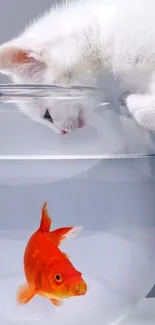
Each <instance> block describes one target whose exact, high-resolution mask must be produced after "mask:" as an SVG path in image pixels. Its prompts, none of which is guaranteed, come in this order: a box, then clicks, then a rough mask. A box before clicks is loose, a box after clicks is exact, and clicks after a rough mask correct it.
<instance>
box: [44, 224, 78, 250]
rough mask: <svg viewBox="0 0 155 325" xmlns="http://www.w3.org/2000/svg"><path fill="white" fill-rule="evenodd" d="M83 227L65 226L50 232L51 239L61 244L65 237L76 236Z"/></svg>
mask: <svg viewBox="0 0 155 325" xmlns="http://www.w3.org/2000/svg"><path fill="white" fill-rule="evenodd" d="M82 228H83V227H65V228H59V229H56V230H53V231H50V232H49V236H50V238H51V240H52V241H53V242H54V243H55V244H56V245H57V246H59V245H60V244H61V242H62V241H63V240H64V239H67V238H72V237H74V236H76V235H77V234H78V233H79V232H80V231H81V230H82Z"/></svg>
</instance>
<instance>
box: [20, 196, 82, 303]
mask: <svg viewBox="0 0 155 325" xmlns="http://www.w3.org/2000/svg"><path fill="white" fill-rule="evenodd" d="M51 222H52V221H51V218H50V217H49V215H48V212H47V203H46V202H45V203H44V205H43V207H42V216H41V222H40V227H39V229H38V230H37V231H36V232H35V233H34V234H33V235H32V236H31V237H30V239H29V241H28V243H27V246H26V249H25V252H24V271H25V277H26V283H25V284H23V285H21V286H20V287H19V288H18V290H17V302H18V303H19V304H21V305H23V304H27V303H28V302H29V301H30V300H31V299H32V298H33V297H34V296H35V295H36V294H37V295H40V296H42V297H45V298H48V299H49V300H50V301H51V302H52V303H53V304H54V305H55V306H60V305H61V304H62V303H63V301H62V299H65V298H69V297H73V296H80V295H84V294H85V293H86V292H87V285H86V283H85V281H84V280H83V278H82V274H81V272H79V271H78V270H76V269H75V267H74V266H73V265H72V263H71V261H70V260H69V258H68V256H67V255H66V254H65V253H63V252H62V251H61V250H60V249H59V245H60V243H61V242H62V240H64V239H65V238H67V237H72V236H74V235H76V234H77V231H78V230H80V227H66V228H59V229H56V230H53V231H50V227H51Z"/></svg>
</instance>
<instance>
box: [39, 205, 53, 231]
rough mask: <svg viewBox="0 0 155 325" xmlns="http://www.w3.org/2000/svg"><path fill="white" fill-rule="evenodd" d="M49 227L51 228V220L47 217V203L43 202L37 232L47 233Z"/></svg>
mask: <svg viewBox="0 0 155 325" xmlns="http://www.w3.org/2000/svg"><path fill="white" fill-rule="evenodd" d="M50 227H51V218H50V217H49V215H48V212H47V202H45V203H44V204H43V207H42V216H41V222H40V227H39V230H41V231H45V232H49V231H50Z"/></svg>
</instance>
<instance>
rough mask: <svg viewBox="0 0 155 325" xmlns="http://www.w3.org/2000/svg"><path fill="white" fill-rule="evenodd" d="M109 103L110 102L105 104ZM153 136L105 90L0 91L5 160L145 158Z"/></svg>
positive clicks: (153, 148) (153, 146)
mask: <svg viewBox="0 0 155 325" xmlns="http://www.w3.org/2000/svg"><path fill="white" fill-rule="evenodd" d="M103 98H104V99H103ZM154 153H155V136H154V134H153V132H151V131H148V130H147V129H144V128H143V127H141V126H140V125H139V124H138V123H137V122H136V121H135V120H134V119H133V118H132V116H130V115H129V114H128V112H127V111H126V108H125V106H124V107H121V108H120V103H115V102H114V101H110V100H109V98H108V95H106V90H105V89H102V88H99V87H70V88H65V87H60V86H56V85H53V86H49V85H47V86H46V85H41V86H39V85H28V86H26V85H0V155H1V156H2V155H3V156H12V155H14V156H27V155H29V156H31V157H32V156H34V157H38V156H41V155H44V156H47V157H51V156H54V155H58V156H59V155H64V156H70V155H74V157H75V156H81V155H82V156H83V157H84V156H85V157H88V156H94V157H95V156H96V157H97V156H98V157H101V156H102V157H113V156H114V157H120V156H126V155H127V156H128V157H129V156H130V157H131V156H142V155H150V154H154Z"/></svg>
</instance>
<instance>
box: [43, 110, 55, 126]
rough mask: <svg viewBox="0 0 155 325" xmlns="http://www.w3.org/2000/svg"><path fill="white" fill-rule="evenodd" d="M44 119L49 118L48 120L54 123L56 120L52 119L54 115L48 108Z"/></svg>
mask: <svg viewBox="0 0 155 325" xmlns="http://www.w3.org/2000/svg"><path fill="white" fill-rule="evenodd" d="M44 119H46V120H48V121H49V122H51V123H54V122H53V119H52V116H51V115H50V113H49V110H48V109H47V110H46V112H45V115H44Z"/></svg>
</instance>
